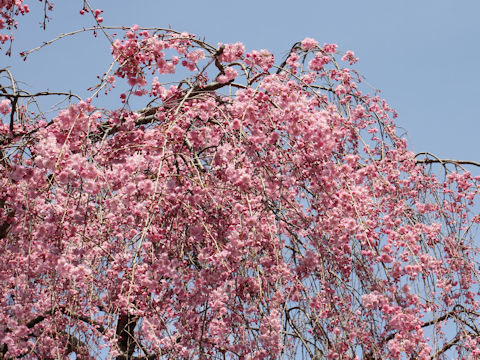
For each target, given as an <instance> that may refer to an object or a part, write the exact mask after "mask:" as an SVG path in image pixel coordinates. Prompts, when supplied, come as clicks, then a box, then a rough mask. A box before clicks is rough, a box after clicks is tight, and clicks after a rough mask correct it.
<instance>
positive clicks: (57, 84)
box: [3, 0, 480, 172]
mask: <svg viewBox="0 0 480 360" xmlns="http://www.w3.org/2000/svg"><path fill="white" fill-rule="evenodd" d="M30 3H31V4H30V6H31V9H32V12H31V13H30V14H28V15H27V16H25V17H23V18H20V19H19V25H20V28H19V30H18V31H17V32H16V33H15V37H16V40H15V43H14V48H13V50H14V52H16V53H18V52H19V51H21V50H26V49H30V48H33V47H36V46H38V45H40V44H41V43H42V41H45V40H49V39H51V38H53V37H55V36H56V35H58V34H60V33H62V32H68V31H72V30H76V29H79V28H81V27H83V26H89V25H91V24H93V22H92V19H91V17H88V16H80V15H79V10H80V9H81V7H82V4H83V1H81V0H78V1H72V0H70V1H55V2H54V5H55V8H54V11H53V12H52V13H51V16H52V20H51V21H50V22H49V23H48V26H47V31H45V32H44V31H43V30H41V29H40V26H39V22H41V21H42V15H41V13H39V12H38V10H40V9H41V7H42V6H43V3H40V2H38V1H37V0H32V1H30ZM90 3H91V5H92V7H93V8H97V7H98V8H100V9H103V10H105V12H104V19H105V21H104V24H105V25H126V26H130V25H133V24H139V25H140V26H159V27H168V26H171V27H172V28H173V29H175V30H180V31H188V32H190V33H193V34H196V35H197V36H199V37H205V39H206V41H207V42H209V43H213V44H217V43H218V42H223V43H228V42H236V41H241V42H243V43H244V44H245V46H246V48H247V49H248V50H252V49H262V48H265V49H268V50H270V51H271V52H273V53H274V54H275V55H276V56H277V61H281V60H282V58H283V56H284V55H285V54H286V53H287V51H288V49H290V47H291V45H292V44H293V43H295V42H296V41H299V40H301V39H303V38H305V37H314V38H316V39H317V40H318V41H319V42H320V43H322V44H323V43H324V42H329V43H337V44H338V46H339V49H340V50H343V51H345V50H353V51H355V54H356V55H357V56H358V57H359V58H360V61H359V63H358V64H357V65H356V69H357V70H359V71H360V72H361V73H362V74H363V75H365V76H366V79H367V81H368V82H369V83H370V84H371V85H372V86H373V87H374V88H377V89H380V90H382V93H381V96H383V97H384V98H385V99H386V100H387V101H388V102H389V104H390V105H391V106H392V107H394V108H395V109H396V110H397V111H398V112H399V119H398V124H399V125H400V126H402V127H404V128H405V129H406V130H407V131H408V133H409V141H410V145H411V149H412V150H414V151H416V152H420V151H430V152H433V153H435V154H436V155H438V156H440V157H444V158H457V159H464V160H467V159H468V160H476V161H479V160H480V156H479V152H478V150H477V137H478V132H479V130H480V125H479V120H480V109H479V106H478V105H479V104H480V101H479V99H478V97H479V96H480V92H479V90H478V85H479V84H480V69H479V64H480V62H479V58H480V41H478V39H480V22H479V21H478V14H480V2H479V1H476V0H465V1H454V0H435V1H434V0H422V1H418V0H417V1H414V0H402V1H385V0H365V1H358V0H340V1H332V0H331V1H323V0H316V1H313V0H312V1H310V0H309V1H302V0H298V1H295V2H293V1H288V2H287V1H278V0H277V1H258V0H257V1H253V0H243V1H238V2H227V1H219V0H208V1H192V0H185V1H157V0H139V1H131V0H130V1H126V0H110V1H105V0H104V1H98V0H97V1H95V0H91V1H90ZM111 59H112V58H111V55H110V50H109V44H108V42H107V40H106V39H105V38H104V37H102V36H99V37H98V38H96V39H95V38H93V37H92V35H91V34H90V35H87V34H81V35H78V36H76V37H71V38H68V39H66V40H61V41H59V42H57V43H55V44H53V45H52V46H49V47H46V48H43V49H42V50H41V51H40V52H37V53H35V54H32V55H31V56H30V57H29V59H28V60H27V62H25V63H24V62H23V61H21V59H20V58H19V57H18V56H12V58H10V59H5V58H4V59H3V60H4V62H6V64H5V65H8V66H11V68H10V69H11V71H12V72H13V73H14V75H15V76H16V78H17V79H18V80H22V81H24V82H25V83H26V84H24V85H23V86H24V88H27V89H30V90H32V91H40V90H44V89H46V88H48V89H50V90H52V91H68V90H73V91H74V92H76V93H78V94H80V95H83V96H86V95H87V91H86V89H87V88H88V87H89V86H92V85H94V84H95V83H96V76H97V75H99V74H102V73H103V72H104V71H105V70H106V69H107V68H108V64H109V61H111ZM96 105H97V106H102V104H100V103H97V104H96ZM472 170H474V169H472ZM474 171H475V170H474ZM479 172H480V171H479Z"/></svg>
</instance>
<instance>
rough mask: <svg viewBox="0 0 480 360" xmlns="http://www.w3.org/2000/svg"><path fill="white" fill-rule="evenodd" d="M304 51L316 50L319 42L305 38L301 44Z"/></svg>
mask: <svg viewBox="0 0 480 360" xmlns="http://www.w3.org/2000/svg"><path fill="white" fill-rule="evenodd" d="M301 44H302V49H303V50H307V51H308V50H311V49H314V48H315V47H316V46H317V45H318V41H317V40H315V39H312V38H305V39H303V40H302V42H301Z"/></svg>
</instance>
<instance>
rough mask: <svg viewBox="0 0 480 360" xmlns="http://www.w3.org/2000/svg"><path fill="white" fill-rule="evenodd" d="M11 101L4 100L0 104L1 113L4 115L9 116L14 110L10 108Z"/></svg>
mask: <svg viewBox="0 0 480 360" xmlns="http://www.w3.org/2000/svg"><path fill="white" fill-rule="evenodd" d="M10 104H11V102H10V100H8V99H5V100H2V101H1V102H0V113H1V114H3V115H7V114H8V113H10V111H11V110H12V108H11V107H10Z"/></svg>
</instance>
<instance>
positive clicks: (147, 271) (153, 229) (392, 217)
mask: <svg viewBox="0 0 480 360" xmlns="http://www.w3.org/2000/svg"><path fill="white" fill-rule="evenodd" d="M45 5H46V8H47V10H48V7H51V5H50V4H49V3H48V1H47V2H46V3H45ZM0 10H1V12H0V14H1V16H2V18H3V22H0V28H2V27H10V28H11V27H13V26H14V17H15V16H16V15H19V14H20V13H26V12H28V7H27V6H26V5H24V4H23V3H22V1H21V0H16V1H13V0H12V1H8V0H7V1H3V2H1V3H0ZM82 12H83V13H84V15H86V16H94V18H95V19H96V26H94V27H93V28H86V29H83V30H82V31H90V32H96V33H97V34H99V35H98V36H100V35H101V36H106V37H107V39H111V40H112V42H111V51H112V56H113V59H114V63H113V66H111V67H110V69H109V70H108V71H107V72H106V73H105V74H103V75H102V76H101V77H100V83H99V84H98V86H97V87H96V88H94V89H92V90H91V96H90V98H86V99H80V98H79V97H76V96H75V95H74V93H70V92H62V91H63V90H62V91H59V92H53V91H47V90H46V91H45V92H42V93H36V94H30V93H28V92H26V91H24V90H22V88H21V86H20V85H19V82H17V79H16V78H15V76H14V74H12V73H11V72H10V71H9V69H6V68H5V69H1V70H0V71H1V73H2V75H3V77H2V78H1V79H0V113H1V115H2V123H1V125H0V174H1V177H0V249H1V252H2V257H1V259H0V285H1V288H2V291H1V296H0V359H72V358H77V359H98V358H111V359H116V360H127V359H128V360H133V359H136V360H140V359H295V358H314V359H355V358H357V359H407V358H408V359H445V358H447V357H448V356H458V357H459V358H478V357H480V350H479V349H480V330H479V329H478V327H477V326H478V325H477V324H478V320H477V319H478V315H479V312H480V309H479V302H478V299H479V294H478V291H479V289H478V273H479V270H478V264H477V260H478V244H477V243H476V242H475V229H476V225H477V223H478V222H480V216H478V215H477V216H476V215H475V213H474V212H472V211H471V209H472V207H473V205H474V201H475V199H476V197H477V196H478V192H479V189H478V181H479V180H480V177H475V176H472V175H471V174H470V172H468V171H464V170H463V169H462V167H461V166H462V162H460V161H455V160H445V159H438V158H436V157H434V156H433V155H431V154H425V153H422V154H415V153H412V152H410V151H409V150H408V148H407V143H406V140H405V139H404V138H403V137H402V136H401V135H400V134H399V133H398V131H397V129H396V127H395V118H396V113H395V111H394V110H392V109H391V108H390V107H389V106H388V104H387V103H386V102H385V100H383V99H382V98H380V97H379V96H378V95H377V94H375V93H373V94H371V92H372V91H371V89H369V88H368V87H367V86H365V85H364V82H363V78H362V76H360V74H358V73H357V72H356V71H355V70H354V67H353V66H354V64H355V63H356V62H357V60H358V59H357V58H356V57H355V55H354V53H353V52H352V51H346V52H342V51H340V50H339V49H338V48H337V45H335V44H324V45H322V44H319V43H318V42H317V41H316V40H314V39H311V38H306V39H304V40H302V41H300V42H298V43H296V44H294V45H293V46H292V47H291V50H290V52H289V54H288V56H287V57H286V59H285V60H284V61H282V60H283V59H280V61H278V60H277V59H276V58H275V57H274V55H273V54H271V53H270V52H269V51H267V50H263V49H262V50H252V51H247V50H246V49H245V47H244V46H243V45H242V44H241V43H234V44H218V45H211V44H209V43H207V42H205V41H203V40H201V39H200V38H199V37H197V36H195V35H192V34H189V33H185V32H182V33H181V32H176V31H174V30H171V29H163V28H148V29H147V28H142V27H140V26H137V25H134V26H132V27H128V28H121V27H115V28H113V27H107V26H103V25H102V20H103V19H102V17H101V15H102V12H101V10H94V9H92V8H90V7H89V4H88V2H86V1H85V2H84V8H83V10H82ZM16 31H22V29H21V28H20V29H18V30H16ZM4 32H5V31H4ZM114 32H115V33H119V34H120V35H117V36H116V37H115V36H114V35H113V33H114ZM0 40H1V41H2V42H3V50H5V51H7V52H8V49H5V47H6V46H7V45H8V42H9V41H10V40H11V39H10V36H9V35H5V34H4V35H2V37H1V39H0ZM72 41H74V39H73V40H72ZM23 55H24V56H28V55H29V53H28V52H25V53H24V54H23ZM172 79H173V80H172ZM18 80H20V79H18ZM113 87H116V89H118V88H122V89H125V90H124V91H123V92H122V93H121V95H120V96H119V97H118V95H115V94H114V92H112V90H113ZM45 96H47V97H48V96H64V97H65V99H66V100H67V102H68V105H66V106H65V108H64V109H63V110H62V111H59V112H58V113H56V114H55V115H54V116H53V117H49V116H48V115H45V114H44V113H43V112H42V111H41V110H39V107H38V106H37V105H38V102H37V99H40V98H41V97H45ZM106 97H109V98H112V97H115V98H114V100H110V101H114V102H116V103H117V106H115V107H111V108H106V107H105V106H103V105H102V101H103V100H104V99H105V98H106ZM133 99H135V100H134V101H133ZM132 103H135V104H138V103H142V104H143V107H141V108H134V107H133V106H132V105H131V104H132ZM470 163H471V164H473V165H475V164H476V163H473V162H470ZM434 166H437V169H439V170H441V171H432V167H434ZM452 354H453V355H452Z"/></svg>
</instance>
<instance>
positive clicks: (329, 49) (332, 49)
mask: <svg viewBox="0 0 480 360" xmlns="http://www.w3.org/2000/svg"><path fill="white" fill-rule="evenodd" d="M323 50H325V52H326V53H327V54H335V53H336V52H337V44H324V45H323Z"/></svg>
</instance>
